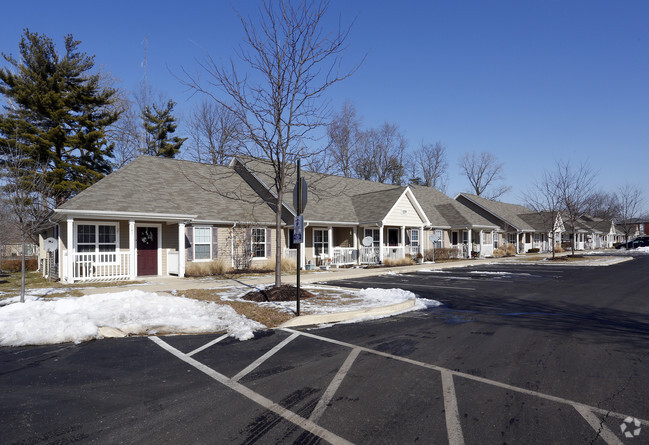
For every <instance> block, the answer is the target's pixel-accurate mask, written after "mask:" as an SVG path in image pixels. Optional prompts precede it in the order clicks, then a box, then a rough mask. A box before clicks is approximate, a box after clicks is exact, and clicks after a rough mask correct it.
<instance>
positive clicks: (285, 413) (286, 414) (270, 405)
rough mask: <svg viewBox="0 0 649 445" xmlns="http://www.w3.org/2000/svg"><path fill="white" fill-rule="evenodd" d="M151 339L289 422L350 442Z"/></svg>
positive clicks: (326, 437) (334, 440) (329, 438)
mask: <svg viewBox="0 0 649 445" xmlns="http://www.w3.org/2000/svg"><path fill="white" fill-rule="evenodd" d="M149 339H150V340H151V341H153V342H154V343H155V344H157V345H158V346H160V347H161V348H162V349H165V350H166V351H168V352H170V353H171V354H173V355H175V356H176V357H178V358H179V359H180V360H182V361H184V362H185V363H187V364H189V365H191V366H193V367H194V368H196V369H198V370H199V371H201V372H203V373H205V374H207V375H208V376H210V377H212V378H213V379H214V380H216V381H217V382H219V383H222V384H223V385H225V386H227V387H228V388H230V389H232V390H233V391H236V392H238V393H239V394H241V395H243V396H245V397H247V398H249V399H250V400H252V401H253V402H255V403H257V404H259V405H261V406H263V407H264V408H266V409H267V410H269V411H272V412H274V413H275V414H277V415H278V416H281V417H282V418H284V419H286V420H288V421H289V422H291V423H293V424H295V425H297V426H299V427H300V428H302V429H304V430H306V431H308V432H310V433H311V434H314V435H316V436H318V437H320V438H322V439H324V440H326V441H328V442H330V443H332V444H335V445H338V444H340V445H346V444H350V445H351V442H350V441H348V440H346V439H343V438H342V437H340V436H337V435H336V434H334V433H332V432H331V431H329V430H326V429H324V428H322V427H321V426H319V425H316V424H315V423H313V422H312V421H310V420H309V419H305V418H304V417H302V416H300V415H298V414H295V413H294V412H292V411H289V410H287V409H286V408H284V407H283V406H281V405H278V404H277V403H275V402H273V401H272V400H269V399H267V398H266V397H264V396H262V395H261V394H258V393H256V392H254V391H252V390H251V389H248V388H246V387H245V386H243V385H242V384H241V383H238V382H235V381H233V380H231V379H229V378H227V377H226V376H224V375H223V374H220V373H218V372H216V371H215V370H213V369H212V368H210V367H208V366H205V365H204V364H202V363H201V362H199V361H197V360H195V359H193V358H191V357H189V356H188V355H187V354H183V353H182V352H180V351H179V350H178V349H176V348H174V347H173V346H171V345H170V344H168V343H166V342H164V341H162V340H161V339H159V338H158V337H149Z"/></svg>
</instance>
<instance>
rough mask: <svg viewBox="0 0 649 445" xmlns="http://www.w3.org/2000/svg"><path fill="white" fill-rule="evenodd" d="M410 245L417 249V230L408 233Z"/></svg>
mask: <svg viewBox="0 0 649 445" xmlns="http://www.w3.org/2000/svg"><path fill="white" fill-rule="evenodd" d="M410 245H411V246H412V247H419V229H412V230H411V231H410Z"/></svg>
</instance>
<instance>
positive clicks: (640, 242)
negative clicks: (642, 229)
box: [615, 236, 649, 249]
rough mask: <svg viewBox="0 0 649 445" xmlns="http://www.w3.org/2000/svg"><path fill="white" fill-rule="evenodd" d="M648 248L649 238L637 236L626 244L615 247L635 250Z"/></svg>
mask: <svg viewBox="0 0 649 445" xmlns="http://www.w3.org/2000/svg"><path fill="white" fill-rule="evenodd" d="M646 246H649V236H639V237H637V238H633V239H632V240H630V241H628V242H626V243H620V244H618V245H617V246H615V248H616V249H637V248H638V247H646Z"/></svg>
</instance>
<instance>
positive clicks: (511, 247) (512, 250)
mask: <svg viewBox="0 0 649 445" xmlns="http://www.w3.org/2000/svg"><path fill="white" fill-rule="evenodd" d="M505 252H506V253H507V255H510V256H514V255H516V246H515V245H513V244H507V250H506V251H505Z"/></svg>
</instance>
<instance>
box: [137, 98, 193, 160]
mask: <svg viewBox="0 0 649 445" xmlns="http://www.w3.org/2000/svg"><path fill="white" fill-rule="evenodd" d="M175 105H176V103H175V102H174V101H173V100H170V101H169V102H167V106H166V107H164V108H162V107H161V108H158V107H157V106H156V105H155V104H153V105H152V106H147V107H145V108H144V111H143V112H142V119H143V120H144V130H145V131H146V132H147V134H148V137H147V147H145V153H146V154H148V155H150V156H163V157H166V158H173V157H174V156H176V154H177V153H178V152H179V151H180V147H181V145H183V142H185V141H186V140H187V138H180V137H178V136H173V137H171V136H170V135H171V134H172V133H174V132H175V131H176V128H177V127H178V124H176V118H175V117H174V116H173V115H172V114H171V112H172V111H173V109H174V106H175Z"/></svg>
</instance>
